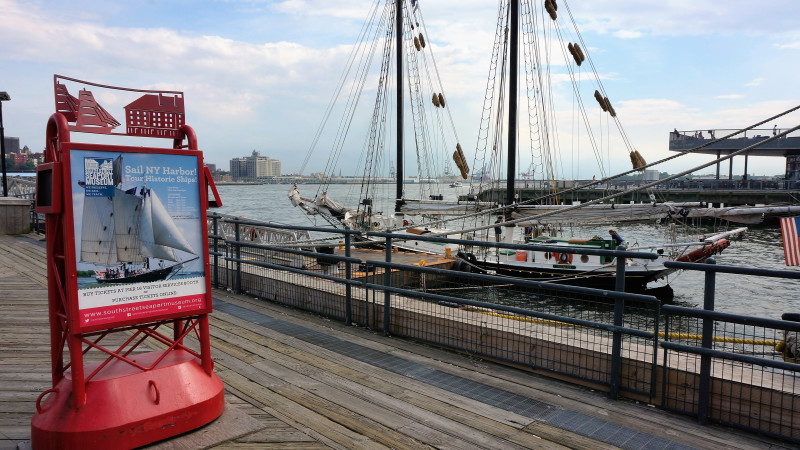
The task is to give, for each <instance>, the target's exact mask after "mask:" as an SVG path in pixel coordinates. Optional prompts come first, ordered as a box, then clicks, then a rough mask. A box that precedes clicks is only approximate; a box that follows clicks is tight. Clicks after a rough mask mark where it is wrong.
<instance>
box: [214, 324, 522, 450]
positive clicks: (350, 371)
mask: <svg viewBox="0 0 800 450" xmlns="http://www.w3.org/2000/svg"><path fill="white" fill-rule="evenodd" d="M233 329H236V327H234V328H233ZM239 332H240V333H241V334H244V335H246V336H247V337H248V338H249V339H253V340H254V342H253V343H254V344H255V346H256V347H257V348H263V350H262V351H263V352H264V358H265V361H264V362H262V363H257V364H255V366H256V367H259V368H263V369H264V370H270V372H271V373H274V374H275V376H276V377H278V378H282V379H287V378H288V377H289V376H291V377H292V379H293V380H299V379H300V377H299V376H297V375H295V374H294V373H302V374H303V375H306V376H308V377H310V378H313V379H314V380H316V381H321V382H324V383H325V384H328V385H333V386H336V387H337V389H339V390H342V391H343V392H346V395H347V397H346V398H344V399H342V400H341V401H342V402H343V403H344V402H352V401H354V400H353V399H358V398H359V397H363V398H364V399H365V401H366V402H367V403H368V404H372V403H374V404H376V405H380V407H381V408H387V409H391V410H392V411H395V412H396V413H402V414H404V415H410V416H411V417H412V419H413V420H415V421H417V422H422V423H426V424H427V425H428V426H430V427H436V428H437V429H438V430H440V431H443V432H445V433H446V434H447V435H452V436H459V437H461V438H464V439H471V440H472V442H473V443H480V442H479V441H481V440H487V441H491V442H483V444H485V445H486V446H490V447H497V446H498V445H501V446H503V447H507V448H512V447H513V446H514V444H518V445H520V446H528V445H530V440H531V439H530V436H529V435H527V434H525V433H522V432H520V431H519V429H518V428H515V427H513V426H510V425H506V424H502V423H500V422H497V421H496V419H493V418H492V417H495V418H496V417H497V416H508V417H510V418H509V419H507V421H508V423H512V424H513V425H515V426H516V427H519V424H520V423H523V424H524V423H528V422H530V419H527V418H524V417H521V416H518V415H516V414H513V413H509V412H506V411H502V410H497V408H493V407H489V406H486V405H484V404H482V403H480V402H476V401H473V400H468V399H464V398H463V397H460V396H458V395H455V394H452V393H449V392H447V391H443V390H440V389H436V388H432V387H430V386H428V385H426V384H425V383H419V382H415V381H413V380H408V378H406V377H403V376H401V375H397V374H394V373H391V372H388V371H383V370H381V369H378V368H376V367H374V366H371V365H368V364H365V363H362V362H360V361H357V360H352V359H350V358H346V357H342V356H341V355H338V354H333V355H331V359H327V358H325V359H321V358H319V354H315V355H312V354H310V353H307V352H304V351H301V350H298V349H297V348H295V347H290V346H284V345H281V344H280V343H277V341H275V340H273V339H270V338H268V337H265V336H261V335H260V334H259V333H253V332H249V331H247V330H244V329H243V328H240V331H239ZM264 333H265V334H267V333H268V332H267V331H265V332H264ZM215 336H224V334H223V332H221V331H219V332H215ZM253 343H250V344H249V343H248V342H247V341H242V343H241V345H252V344H253ZM269 350H274V351H273V352H271V353H267V351H269ZM293 362H294V363H293ZM275 364H282V365H284V366H286V367H290V368H291V370H290V371H289V370H287V371H285V373H280V372H278V371H276V368H275ZM367 372H369V373H370V374H369V375H368V374H367ZM295 382H298V381H295ZM365 387H366V388H369V389H364V388H365ZM416 391H421V392H423V393H422V394H418V393H417V392H416ZM326 398H328V397H326ZM445 398H446V399H453V398H455V399H457V400H455V401H453V403H445V401H444V400H440V399H445ZM454 403H461V407H457V406H456V405H455V404H454ZM365 408H366V406H362V407H360V408H358V409H359V411H363V410H364V409H365ZM412 412H413V413H414V414H413V415H412ZM481 412H484V414H481ZM382 415H383V416H385V415H386V414H385V413H383V412H382V411H381V412H380V413H378V412H375V413H371V414H369V416H370V417H375V418H376V420H380V419H378V418H379V417H381V416H382ZM383 420H384V423H386V424H389V423H394V422H398V421H397V419H394V418H393V417H392V418H384V419H383ZM487 435H491V436H492V437H489V436H487ZM498 438H500V439H501V441H502V442H498ZM432 439H433V438H432ZM426 442H429V441H426ZM429 443H431V445H436V443H434V442H429Z"/></svg>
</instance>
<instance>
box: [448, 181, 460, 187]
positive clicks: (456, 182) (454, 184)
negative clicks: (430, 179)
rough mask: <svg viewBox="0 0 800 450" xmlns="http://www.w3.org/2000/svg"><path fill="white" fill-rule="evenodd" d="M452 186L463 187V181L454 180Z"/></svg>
mask: <svg viewBox="0 0 800 450" xmlns="http://www.w3.org/2000/svg"><path fill="white" fill-rule="evenodd" d="M450 187H451V188H460V187H461V182H460V181H454V182H452V183H450Z"/></svg>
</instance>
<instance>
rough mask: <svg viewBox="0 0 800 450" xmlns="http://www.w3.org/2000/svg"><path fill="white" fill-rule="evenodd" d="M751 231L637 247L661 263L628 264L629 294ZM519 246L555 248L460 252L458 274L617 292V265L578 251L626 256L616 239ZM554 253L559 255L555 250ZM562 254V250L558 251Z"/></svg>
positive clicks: (545, 240)
mask: <svg viewBox="0 0 800 450" xmlns="http://www.w3.org/2000/svg"><path fill="white" fill-rule="evenodd" d="M746 230H747V228H739V229H737V230H733V231H730V232H726V233H720V234H717V235H715V236H712V237H709V238H704V239H702V240H697V241H691V242H680V243H674V244H663V245H659V246H647V247H632V248H630V249H626V250H629V251H634V252H645V253H655V254H657V255H658V259H655V260H650V259H636V258H631V259H628V260H626V261H625V290H626V291H629V292H644V291H645V290H646V289H647V284H648V283H650V282H653V281H657V280H660V279H662V278H665V277H666V276H667V275H669V274H671V273H673V272H675V271H676V269H671V268H668V267H665V266H664V263H665V262H666V261H683V262H703V261H705V260H706V259H707V258H708V257H710V256H712V255H715V254H718V253H720V252H722V251H723V250H724V249H726V248H727V247H728V246H729V245H730V240H729V239H736V238H739V237H741V235H742V234H743V233H744V232H745V231H746ZM514 243H517V244H522V243H526V244H530V245H538V246H547V247H550V248H551V249H550V250H546V251H543V250H511V249H497V250H494V249H492V250H490V251H478V254H477V255H474V254H472V253H465V252H459V253H458V254H457V256H458V258H459V259H460V261H458V262H457V264H455V265H454V269H455V270H462V271H472V270H474V269H478V270H481V271H485V272H492V273H495V274H498V275H506V276H513V277H520V278H528V279H535V280H538V281H546V282H554V283H560V284H570V285H576V286H586V287H594V288H603V289H614V287H615V283H616V275H617V261H616V258H614V257H611V256H599V255H583V254H578V253H576V251H580V250H582V249H584V250H621V248H617V245H616V242H615V241H614V240H613V239H604V238H601V237H599V236H595V237H592V238H590V239H566V238H554V237H550V236H539V237H535V238H529V239H527V240H525V241H517V242H514ZM553 248H555V249H553ZM559 248H563V250H561V251H559Z"/></svg>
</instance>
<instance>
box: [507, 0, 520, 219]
mask: <svg viewBox="0 0 800 450" xmlns="http://www.w3.org/2000/svg"><path fill="white" fill-rule="evenodd" d="M510 2H511V46H510V53H511V55H510V58H509V68H508V71H509V79H508V81H509V85H508V170H507V172H506V205H511V204H513V203H514V178H515V170H516V165H517V96H518V94H517V87H518V81H517V75H518V73H517V72H518V70H519V58H518V57H519V51H518V45H519V0H510Z"/></svg>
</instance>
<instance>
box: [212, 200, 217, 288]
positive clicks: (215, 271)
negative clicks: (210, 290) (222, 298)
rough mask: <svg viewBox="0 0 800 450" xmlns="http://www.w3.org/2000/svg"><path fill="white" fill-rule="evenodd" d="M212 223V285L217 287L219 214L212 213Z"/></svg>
mask: <svg viewBox="0 0 800 450" xmlns="http://www.w3.org/2000/svg"><path fill="white" fill-rule="evenodd" d="M211 223H212V224H213V227H212V230H213V231H214V275H213V278H212V279H213V281H214V287H217V288H218V287H219V238H218V237H217V236H219V216H217V215H214V216H212V217H211Z"/></svg>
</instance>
